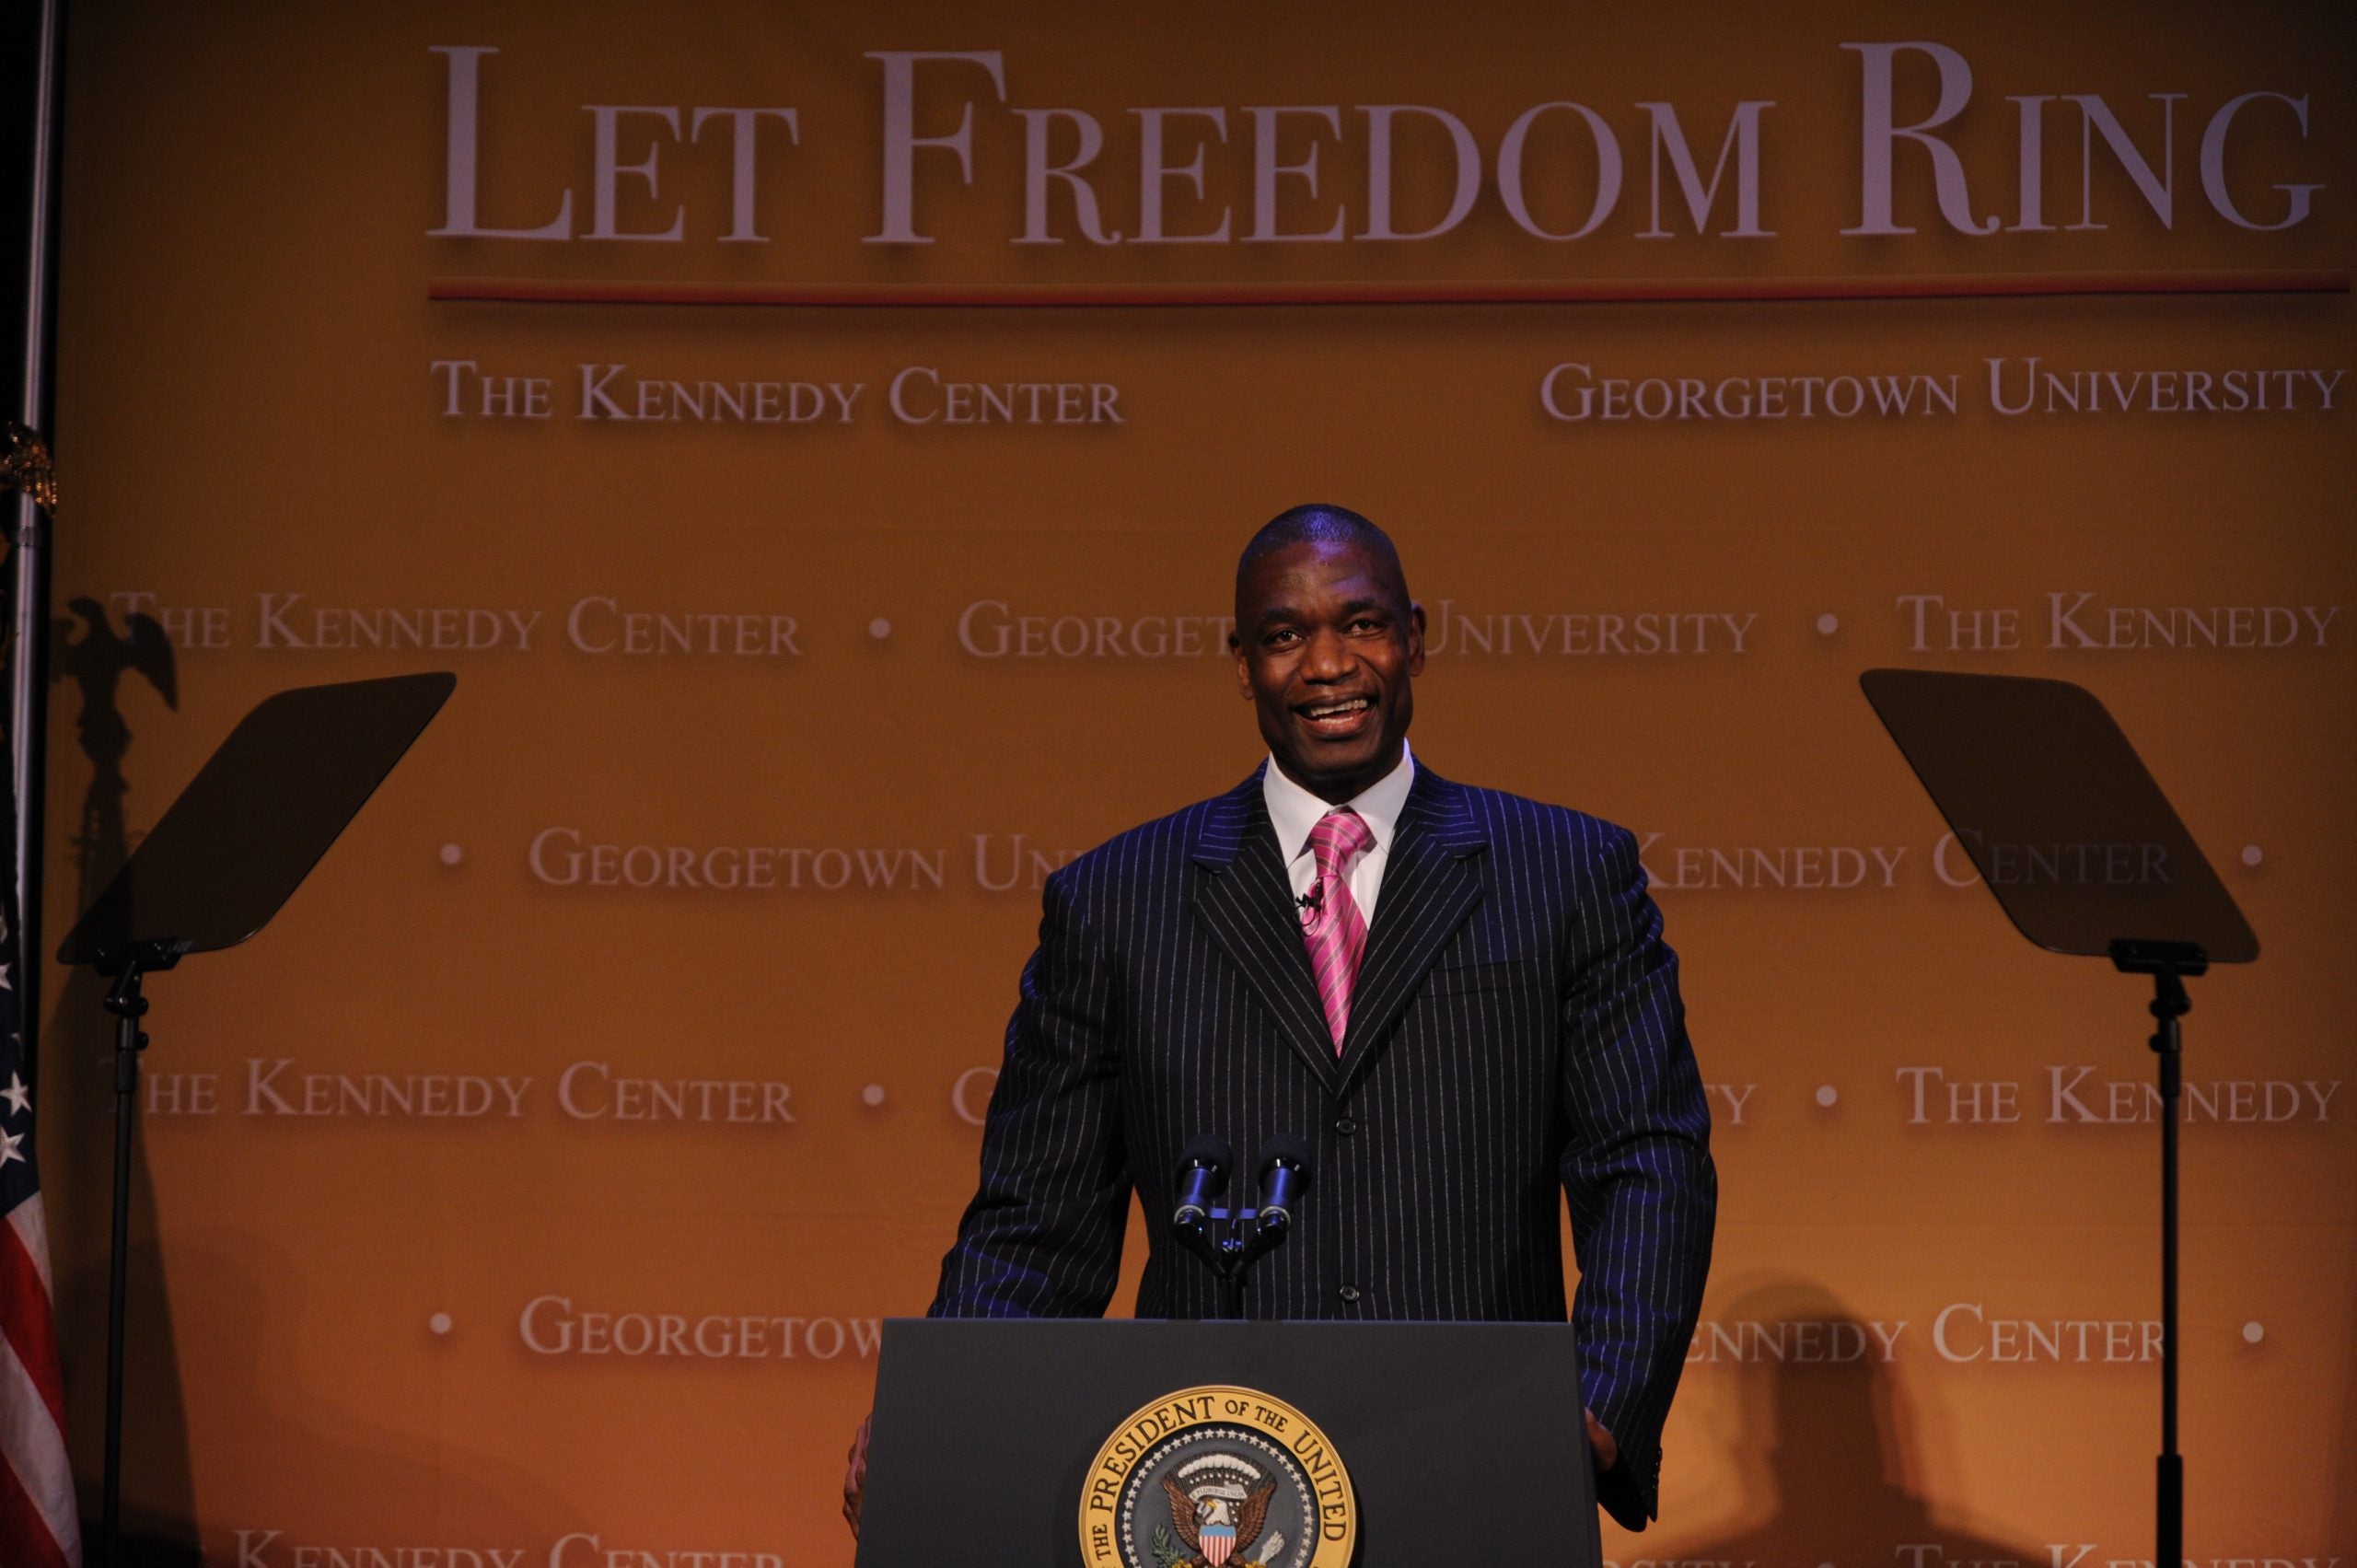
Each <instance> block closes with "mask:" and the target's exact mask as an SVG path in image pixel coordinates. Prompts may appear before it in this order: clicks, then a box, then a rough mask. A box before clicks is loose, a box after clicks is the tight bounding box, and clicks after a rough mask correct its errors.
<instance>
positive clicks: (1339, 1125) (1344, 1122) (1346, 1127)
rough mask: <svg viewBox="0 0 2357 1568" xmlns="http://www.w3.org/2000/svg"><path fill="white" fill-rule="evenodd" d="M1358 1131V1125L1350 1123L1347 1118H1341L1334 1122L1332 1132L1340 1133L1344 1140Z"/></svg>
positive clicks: (1353, 1122)
mask: <svg viewBox="0 0 2357 1568" xmlns="http://www.w3.org/2000/svg"><path fill="white" fill-rule="evenodd" d="M1358 1130H1359V1124H1358V1123H1357V1122H1355V1121H1352V1120H1351V1119H1350V1118H1349V1117H1347V1116H1345V1117H1343V1118H1342V1119H1341V1121H1337V1122H1335V1123H1334V1131H1335V1132H1340V1133H1341V1135H1342V1136H1343V1137H1345V1138H1347V1137H1349V1136H1350V1135H1351V1134H1352V1133H1353V1132H1357V1131H1358Z"/></svg>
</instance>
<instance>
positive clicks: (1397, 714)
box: [1228, 540, 1424, 805]
mask: <svg viewBox="0 0 2357 1568" xmlns="http://www.w3.org/2000/svg"><path fill="white" fill-rule="evenodd" d="M1228 646H1229V649H1230V651H1231V652H1233V653H1234V654H1235V655H1236V679H1237V685H1238V686H1240V687H1241V688H1242V689H1243V692H1244V695H1245V697H1246V698H1247V699H1248V701H1249V702H1250V703H1252V705H1253V706H1254V708H1255V709H1256V710H1257V711H1258V712H1259V714H1260V736H1261V738H1263V739H1264V740H1266V741H1267V742H1268V743H1269V749H1270V751H1271V753H1272V754H1274V756H1275V757H1276V760H1277V766H1279V767H1280V768H1283V770H1284V772H1285V776H1286V777H1288V778H1290V779H1292V780H1293V781H1294V783H1295V784H1299V785H1301V786H1302V787H1303V788H1304V789H1306V790H1308V791H1309V792H1310V793H1311V794H1312V795H1315V796H1318V798H1319V799H1321V800H1325V801H1328V802H1330V803H1333V804H1336V805H1339V804H1341V802H1343V801H1346V800H1348V799H1350V798H1351V797H1352V796H1355V795H1357V794H1358V793H1359V792H1360V791H1361V790H1363V789H1364V788H1366V786H1367V785H1369V784H1373V783H1375V782H1376V780H1378V779H1380V778H1382V777H1383V776H1384V775H1385V774H1386V773H1387V772H1390V771H1391V770H1392V769H1393V768H1394V767H1396V766H1398V765H1399V755H1400V750H1399V745H1400V741H1401V740H1402V738H1405V737H1406V735H1407V733H1408V720H1409V717H1410V716H1411V714H1413V712H1414V708H1415V704H1414V702H1413V699H1412V698H1411V694H1410V691H1409V682H1410V681H1411V679H1412V678H1414V677H1416V676H1419V675H1422V673H1423V672H1424V611H1423V608H1422V606H1420V605H1416V604H1411V603H1410V602H1409V600H1408V593H1407V587H1406V585H1405V584H1403V583H1402V582H1401V581H1400V580H1399V574H1398V572H1397V571H1396V569H1394V568H1393V567H1392V566H1391V565H1390V563H1387V562H1386V561H1385V560H1384V559H1382V557H1381V556H1379V555H1378V554H1376V552H1373V551H1371V550H1368V549H1366V548H1365V547H1364V546H1362V545H1359V544H1355V543H1349V542H1341V541H1336V540H1309V541H1306V542H1304V543H1300V544H1292V545H1286V546H1284V547H1283V548H1282V549H1279V550H1275V551H1272V552H1270V553H1269V554H1267V555H1264V556H1262V557H1261V558H1260V560H1259V561H1257V562H1255V563H1252V565H1251V567H1250V569H1249V570H1248V572H1247V573H1246V574H1245V575H1244V577H1243V579H1242V580H1241V581H1240V582H1239V583H1238V584H1237V596H1236V631H1235V632H1234V633H1232V634H1231V635H1230V636H1229V638H1228Z"/></svg>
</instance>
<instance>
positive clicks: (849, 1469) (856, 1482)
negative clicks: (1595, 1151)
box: [843, 1411, 1612, 1540]
mask: <svg viewBox="0 0 2357 1568" xmlns="http://www.w3.org/2000/svg"><path fill="white" fill-rule="evenodd" d="M875 1419H876V1416H875V1412H874V1411H870V1412H869V1413H868V1414H867V1415H865V1416H864V1417H862V1418H861V1420H860V1423H859V1431H858V1433H857V1434H855V1435H854V1436H853V1438H852V1440H851V1457H850V1458H848V1459H847V1460H845V1462H844V1465H843V1518H844V1519H845V1520H846V1521H848V1522H849V1523H850V1525H851V1539H853V1540H857V1539H859V1500H860V1499H861V1498H862V1497H864V1496H865V1495H866V1494H867V1423H869V1422H872V1421H874V1420H875ZM1587 1430H1588V1441H1590V1442H1594V1441H1595V1440H1596V1434H1597V1433H1599V1432H1602V1431H1603V1430H1604V1428H1602V1427H1600V1426H1598V1425H1596V1417H1594V1416H1589V1417H1588V1418H1587ZM1605 1441H1606V1442H1608V1443H1609V1442H1610V1441H1612V1439H1611V1438H1610V1437H1609V1436H1608V1437H1606V1438H1605Z"/></svg>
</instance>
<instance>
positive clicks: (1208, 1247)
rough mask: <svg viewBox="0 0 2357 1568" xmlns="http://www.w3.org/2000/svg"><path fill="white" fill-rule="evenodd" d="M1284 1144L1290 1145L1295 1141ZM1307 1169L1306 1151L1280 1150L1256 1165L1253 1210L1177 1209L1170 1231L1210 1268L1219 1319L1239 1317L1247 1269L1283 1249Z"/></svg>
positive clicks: (1239, 1319)
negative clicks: (1257, 1192) (1257, 1198)
mask: <svg viewBox="0 0 2357 1568" xmlns="http://www.w3.org/2000/svg"><path fill="white" fill-rule="evenodd" d="M1284 1142H1285V1143H1286V1144H1289V1145H1290V1144H1296V1143H1297V1142H1298V1140H1292V1139H1287V1140H1285V1141H1284ZM1307 1167H1308V1161H1307V1158H1306V1150H1305V1151H1303V1152H1301V1153H1295V1150H1294V1149H1293V1148H1292V1147H1285V1148H1283V1149H1282V1150H1281V1151H1279V1155H1278V1157H1276V1158H1273V1159H1271V1160H1269V1161H1268V1162H1267V1163H1266V1164H1264V1166H1263V1167H1262V1170H1261V1173H1260V1183H1261V1191H1262V1194H1263V1199H1262V1202H1261V1205H1260V1207H1259V1208H1258V1209H1232V1210H1231V1209H1221V1208H1210V1207H1200V1206H1198V1207H1187V1206H1182V1207H1181V1209H1180V1212H1179V1215H1178V1216H1177V1217H1175V1218H1174V1220H1173V1222H1172V1225H1171V1229H1172V1231H1173V1233H1175V1234H1176V1235H1177V1236H1178V1237H1179V1241H1180V1243H1181V1244H1182V1245H1184V1246H1185V1247H1186V1248H1187V1249H1188V1250H1189V1251H1190V1252H1192V1253H1194V1254H1195V1256H1196V1257H1198V1258H1201V1259H1202V1260H1203V1261H1204V1262H1205V1263H1206V1264H1208V1265H1210V1267H1211V1271H1212V1272H1213V1274H1214V1275H1215V1276H1217V1278H1218V1280H1219V1287H1220V1290H1219V1299H1220V1310H1219V1315H1220V1317H1221V1318H1225V1319H1230V1320H1234V1321H1241V1320H1242V1319H1243V1317H1244V1285H1245V1281H1246V1278H1247V1277H1248V1275H1249V1274H1250V1273H1251V1271H1252V1265H1253V1264H1255V1263H1257V1262H1259V1261H1260V1260H1261V1259H1263V1258H1265V1257H1267V1256H1268V1255H1269V1254H1270V1253H1271V1252H1273V1251H1275V1250H1276V1249H1278V1248H1280V1247H1282V1246H1283V1245H1284V1242H1285V1237H1288V1236H1290V1235H1292V1234H1293V1209H1292V1203H1293V1201H1294V1199H1295V1195H1296V1193H1297V1191H1298V1190H1299V1188H1300V1187H1301V1185H1302V1184H1303V1183H1304V1182H1306V1180H1307V1178H1308V1168H1307ZM1246 1225H1250V1227H1251V1228H1250V1229H1249V1230H1246V1228H1245V1227H1246ZM1215 1226H1217V1227H1219V1228H1218V1229H1217V1230H1216V1231H1215V1230H1214V1227H1215Z"/></svg>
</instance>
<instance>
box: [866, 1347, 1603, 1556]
mask: <svg viewBox="0 0 2357 1568" xmlns="http://www.w3.org/2000/svg"><path fill="white" fill-rule="evenodd" d="M1210 1385H1222V1386H1225V1387H1227V1388H1232V1389H1235V1390H1238V1391H1242V1390H1249V1391H1250V1392H1252V1393H1258V1394H1262V1395H1270V1396H1273V1397H1274V1398H1276V1399H1278V1400H1283V1401H1284V1402H1285V1403H1286V1404H1289V1405H1291V1406H1293V1407H1294V1408H1295V1410H1297V1411H1300V1413H1301V1414H1302V1415H1303V1416H1305V1417H1306V1418H1307V1419H1308V1420H1309V1421H1310V1422H1312V1423H1315V1424H1316V1425H1317V1426H1318V1429H1319V1430H1320V1431H1321V1432H1322V1434H1324V1436H1325V1438H1326V1439H1328V1440H1329V1441H1330V1443H1331V1445H1332V1448H1333V1452H1334V1454H1335V1456H1336V1457H1338V1458H1340V1459H1341V1465H1342V1467H1343V1469H1346V1470H1347V1471H1348V1472H1349V1474H1350V1479H1351V1490H1352V1493H1353V1495H1354V1497H1355V1500H1356V1504H1357V1506H1356V1510H1355V1519H1356V1530H1357V1562H1358V1563H1359V1564H1361V1565H1362V1568H1465V1565H1466V1564H1468V1563H1498V1564H1508V1563H1511V1564H1537V1563H1545V1564H1547V1565H1548V1568H1597V1563H1598V1562H1599V1561H1600V1559H1601V1554H1602V1546H1601V1543H1600V1538H1599V1535H1598V1531H1597V1524H1596V1493H1595V1478H1594V1475H1593V1465H1594V1458H1593V1455H1592V1452H1591V1450H1590V1449H1589V1447H1588V1443H1587V1434H1586V1426H1585V1422H1584V1421H1583V1419H1582V1416H1581V1413H1580V1412H1581V1410H1582V1408H1583V1405H1582V1399H1581V1394H1580V1376H1579V1355H1578V1349H1577V1345H1576V1342H1575V1341H1574V1339H1573V1332H1572V1330H1571V1329H1570V1328H1569V1326H1567V1325H1565V1324H1562V1323H1276V1322H1252V1323H1231V1322H1099V1321H1094V1320H1085V1319H1081V1320H1075V1319H1069V1318H1068V1319H1062V1320H1058V1319H1052V1318H1028V1319H1017V1320H1006V1319H998V1320H988V1319H963V1320H957V1319H944V1320H936V1321H926V1320H923V1319H908V1318H893V1319H891V1320H889V1321H888V1322H887V1323H886V1324H885V1325H884V1345H883V1354H882V1359H881V1361H880V1362H879V1364H878V1365H877V1381H876V1417H875V1427H874V1433H875V1435H874V1438H873V1441H872V1443H871V1445H870V1446H869V1449H868V1469H867V1492H866V1497H865V1503H864V1504H863V1506H862V1508H861V1511H860V1532H859V1556H858V1568H941V1564H943V1563H945V1562H956V1563H958V1564H961V1565H962V1568H1086V1565H1087V1564H1088V1562H1089V1559H1088V1558H1087V1557H1085V1556H1084V1554H1083V1551H1082V1546H1081V1520H1082V1517H1083V1514H1082V1506H1083V1502H1084V1492H1085V1491H1086V1490H1087V1489H1088V1488H1089V1485H1090V1482H1091V1481H1093V1480H1095V1479H1096V1478H1095V1477H1094V1476H1093V1475H1092V1473H1091V1465H1092V1461H1094V1460H1095V1458H1096V1457H1097V1452H1098V1450H1099V1448H1100V1447H1102V1446H1105V1445H1106V1444H1107V1443H1108V1442H1109V1440H1110V1439H1111V1438H1113V1437H1114V1435H1115V1434H1116V1433H1117V1432H1120V1430H1121V1429H1122V1426H1123V1423H1125V1422H1126V1421H1127V1420H1128V1419H1129V1418H1130V1416H1131V1415H1132V1413H1133V1412H1136V1411H1140V1410H1142V1409H1144V1407H1145V1406H1147V1405H1149V1404H1151V1403H1153V1402H1154V1401H1155V1400H1160V1399H1162V1398H1164V1397H1165V1396H1167V1395H1169V1394H1171V1393H1173V1392H1175V1391H1178V1390H1182V1389H1190V1388H1203V1387H1205V1386H1210ZM1157 1430H1158V1431H1159V1430H1160V1429H1157ZM1268 1440H1269V1441H1271V1442H1276V1441H1280V1440H1281V1438H1273V1439H1268ZM1269 1527H1270V1528H1271V1531H1274V1530H1276V1529H1279V1528H1283V1531H1284V1534H1285V1536H1286V1539H1287V1540H1288V1542H1289V1543H1291V1544H1288V1545H1287V1546H1286V1547H1285V1548H1284V1549H1283V1551H1282V1552H1281V1553H1280V1554H1279V1555H1278V1556H1277V1557H1276V1558H1275V1559H1274V1560H1273V1561H1274V1562H1282V1563H1285V1564H1291V1563H1293V1562H1295V1552H1296V1551H1298V1550H1299V1549H1300V1544H1301V1542H1302V1540H1303V1537H1302V1534H1301V1532H1300V1528H1299V1527H1298V1525H1297V1524H1295V1523H1294V1522H1292V1521H1285V1522H1283V1524H1282V1525H1281V1524H1280V1522H1279V1521H1278V1520H1276V1519H1275V1517H1274V1516H1271V1518H1270V1521H1269ZM1141 1533H1143V1532H1141ZM1265 1542H1266V1538H1265V1537H1264V1538H1263V1539H1262V1540H1261V1541H1260V1542H1255V1543H1253V1546H1254V1548H1255V1550H1256V1551H1257V1550H1259V1549H1260V1548H1261V1547H1263V1546H1265ZM1237 1544H1238V1552H1237V1555H1238V1556H1239V1557H1241V1556H1242V1555H1243V1547H1244V1544H1245V1543H1242V1542H1238V1543H1237ZM1302 1556H1303V1558H1304V1559H1305V1560H1306V1558H1307V1556H1308V1553H1307V1552H1303V1553H1302Z"/></svg>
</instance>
